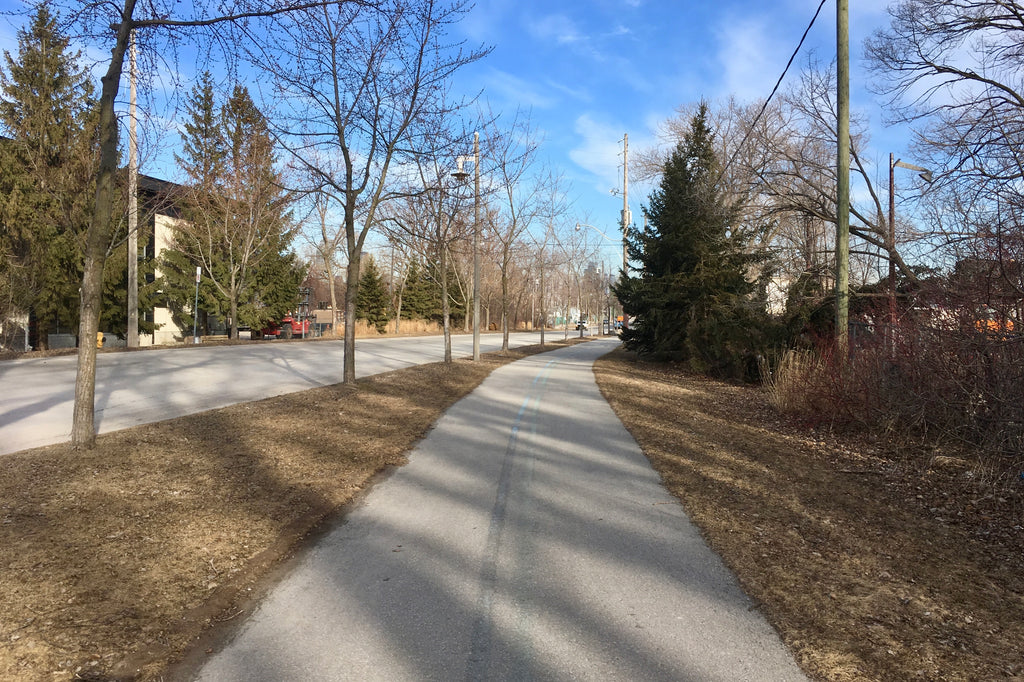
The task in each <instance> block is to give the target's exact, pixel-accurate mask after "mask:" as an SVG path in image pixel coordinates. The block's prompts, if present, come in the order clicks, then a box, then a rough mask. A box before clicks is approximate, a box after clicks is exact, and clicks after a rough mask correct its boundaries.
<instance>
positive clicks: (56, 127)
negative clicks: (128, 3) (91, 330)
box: [0, 3, 97, 347]
mask: <svg viewBox="0 0 1024 682" xmlns="http://www.w3.org/2000/svg"><path fill="white" fill-rule="evenodd" d="M69 45H70V41H69V39H68V38H67V37H66V36H65V35H63V34H62V33H61V31H60V29H59V27H58V22H57V17H56V16H55V15H53V14H51V12H50V8H49V5H48V4H46V3H43V4H40V5H39V6H38V7H37V8H36V11H35V13H34V14H33V15H32V18H31V21H30V23H29V26H28V27H27V28H24V29H21V30H19V31H18V55H17V57H16V58H15V57H12V56H11V54H10V53H9V52H7V51H4V63H5V67H4V68H2V69H0V86H2V91H3V97H2V99H0V123H2V125H3V128H4V133H5V135H7V136H8V137H9V138H10V139H9V140H5V141H4V142H3V144H0V226H2V228H3V229H2V230H0V256H2V259H0V281H2V282H3V284H0V293H3V290H4V289H6V290H7V293H8V294H9V295H8V296H7V297H5V298H3V299H0V302H2V301H7V302H9V306H10V307H13V308H14V309H16V310H20V311H28V312H29V314H30V315H31V316H32V317H34V318H35V319H36V320H38V321H39V322H40V327H41V333H40V335H39V337H38V338H37V339H34V340H33V343H34V344H35V345H36V346H37V347H46V331H47V330H48V329H49V328H50V327H51V326H52V325H58V326H61V327H65V328H73V327H75V326H76V325H77V320H78V300H79V295H78V289H79V283H80V281H81V272H82V251H81V240H82V235H83V234H84V233H85V230H86V229H87V227H88V224H89V216H90V215H91V211H92V202H93V197H94V183H95V168H96V159H97V156H96V145H95V139H96V136H95V131H96V125H97V117H96V112H97V109H96V101H95V99H94V97H93V87H92V84H91V82H90V80H89V74H88V72H87V70H86V69H85V68H83V67H81V66H79V59H80V53H78V52H71V51H70V50H69ZM4 312H6V311H4V310H0V314H3V313H4Z"/></svg>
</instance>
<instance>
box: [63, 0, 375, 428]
mask: <svg viewBox="0 0 1024 682" xmlns="http://www.w3.org/2000/svg"><path fill="white" fill-rule="evenodd" d="M364 1H369V0H314V1H306V2H302V1H300V2H295V1H290V0H266V1H262V0H236V2H233V3H229V6H227V7H225V6H224V5H218V6H216V7H215V8H209V7H207V6H205V5H202V4H199V5H189V6H188V7H190V8H192V10H193V11H192V13H190V14H188V15H183V14H182V13H181V12H182V9H183V8H182V7H181V6H180V4H179V3H176V2H174V1H173V0H143V2H139V1H138V0H119V1H116V2H106V1H101V0H93V1H87V2H70V1H68V2H64V3H56V4H57V5H58V6H59V7H61V8H62V10H63V15H64V16H65V17H66V18H67V19H68V20H69V22H71V23H74V24H77V25H78V26H79V27H80V32H81V34H82V35H83V36H86V37H88V38H90V39H92V40H94V41H95V42H96V43H97V44H98V45H104V46H109V50H110V55H111V56H110V62H109V63H108V64H107V68H106V71H105V73H104V75H103V77H102V78H101V82H102V87H101V90H100V99H99V147H100V159H99V169H98V173H97V179H96V201H95V203H94V207H93V216H92V221H91V223H90V225H89V229H88V231H87V233H86V238H85V248H84V270H83V274H82V288H81V297H82V298H81V308H80V314H79V328H78V338H79V340H80V343H79V344H78V373H77V376H76V379H75V406H74V413H73V423H72V427H71V443H72V445H73V446H74V447H76V448H91V447H92V446H93V444H94V443H95V441H96V425H95V396H96V345H95V344H94V343H91V340H92V339H95V338H96V332H97V330H98V329H99V317H100V312H101V307H102V306H101V299H102V294H103V266H104V264H105V263H106V260H107V255H108V253H109V251H110V245H111V241H112V239H113V235H114V228H115V226H116V219H115V216H114V213H115V201H116V198H117V187H116V174H117V164H118V161H119V149H118V124H117V117H116V115H115V112H114V103H115V101H116V99H117V93H118V91H119V89H120V85H121V75H122V72H123V70H124V58H125V54H126V53H127V51H128V46H129V44H130V42H131V40H132V36H133V34H136V33H137V34H138V35H137V37H136V40H137V41H138V44H139V46H140V51H142V52H143V53H145V52H147V51H148V52H149V53H150V54H155V53H156V52H158V51H159V50H158V48H157V46H156V43H158V42H159V41H160V40H161V39H163V40H164V41H165V42H167V43H171V44H172V47H173V44H174V43H176V42H177V41H179V40H181V39H182V38H185V37H188V36H190V35H194V34H195V33H196V32H204V35H209V34H208V33H206V32H207V31H215V30H217V28H218V27H225V26H227V27H230V26H232V25H234V24H242V23H244V22H247V21H250V20H257V19H261V18H267V17H273V16H277V15H281V14H287V13H290V12H294V11H298V10H301V9H303V8H309V7H314V6H325V5H334V4H338V3H344V4H345V5H351V4H362V3H363V2H364ZM186 11H187V10H186ZM209 42H218V41H216V40H214V41H209ZM225 42H226V43H227V44H236V41H235V38H233V37H226V39H225ZM171 52H173V49H172V50H171Z"/></svg>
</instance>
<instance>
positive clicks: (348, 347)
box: [342, 253, 360, 384]
mask: <svg viewBox="0 0 1024 682" xmlns="http://www.w3.org/2000/svg"><path fill="white" fill-rule="evenodd" d="M359 261H360V254H359V253H350V254H349V259H348V267H347V269H346V272H347V273H348V281H347V282H346V284H345V356H344V361H343V362H344V364H343V371H342V381H344V382H345V383H346V384H349V383H354V382H355V380H356V295H357V294H358V293H359Z"/></svg>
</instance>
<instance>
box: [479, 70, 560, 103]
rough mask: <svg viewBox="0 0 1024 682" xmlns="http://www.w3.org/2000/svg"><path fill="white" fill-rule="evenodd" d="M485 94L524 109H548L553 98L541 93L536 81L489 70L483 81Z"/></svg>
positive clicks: (505, 72) (553, 100)
mask: <svg viewBox="0 0 1024 682" xmlns="http://www.w3.org/2000/svg"><path fill="white" fill-rule="evenodd" d="M485 94H487V95H493V96H496V98H497V99H500V100H501V101H506V102H512V103H513V104H515V105H518V106H522V107H524V108H528V109H529V108H536V109H549V108H551V107H552V106H554V105H555V103H556V102H555V98H553V97H551V96H550V95H548V94H546V93H545V92H543V89H542V88H540V87H538V83H537V81H533V80H529V79H526V78H520V77H519V76H515V75H513V74H511V73H509V72H507V71H502V70H500V69H490V70H489V71H488V74H487V76H486V79H485Z"/></svg>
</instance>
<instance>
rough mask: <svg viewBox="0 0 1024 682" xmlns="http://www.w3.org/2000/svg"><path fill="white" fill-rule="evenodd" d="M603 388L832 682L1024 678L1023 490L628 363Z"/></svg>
mask: <svg viewBox="0 0 1024 682" xmlns="http://www.w3.org/2000/svg"><path fill="white" fill-rule="evenodd" d="M597 376H598V383H599V384H600V386H601V389H602V391H603V392H604V394H605V396H606V397H607V398H608V400H609V402H610V403H611V404H612V406H613V407H614V409H615V411H616V413H617V414H618V415H619V417H620V418H621V419H622V421H623V422H624V423H625V424H626V426H627V427H628V428H629V430H630V432H631V433H632V434H633V435H634V437H636V439H637V441H638V442H639V443H640V445H641V446H642V448H643V450H644V452H645V454H646V455H647V456H648V457H649V459H650V460H651V462H652V463H653V465H654V467H655V468H656V469H657V470H658V471H659V472H660V473H661V476H662V478H663V480H664V482H665V484H666V486H668V488H669V489H670V490H671V491H672V492H673V493H674V494H675V495H676V496H677V497H679V499H680V500H681V501H682V502H683V504H684V506H685V507H686V510H687V512H688V514H689V515H690V517H691V518H692V519H693V520H694V522H695V523H697V525H698V526H700V528H701V530H702V531H703V533H704V535H705V537H706V538H707V540H708V542H709V543H710V544H711V546H712V547H713V548H714V549H715V550H716V551H717V552H718V553H719V554H720V555H721V556H722V557H723V558H724V560H725V561H726V563H727V564H728V565H729V566H730V567H731V568H732V570H733V571H734V572H735V573H736V574H737V576H738V577H739V579H740V582H741V583H742V584H743V586H744V588H745V589H746V590H747V592H748V593H749V594H750V595H751V596H752V597H754V598H755V599H756V600H757V601H759V602H760V604H761V607H762V610H763V611H764V613H765V614H766V615H767V617H768V618H769V620H770V621H771V622H772V623H773V624H774V625H775V626H776V627H777V628H778V630H779V631H780V633H781V635H782V637H783V639H784V640H785V642H786V643H787V644H788V645H789V647H790V648H791V649H792V650H793V651H794V653H795V655H796V656H797V659H798V661H799V662H800V664H801V665H802V666H803V667H804V669H805V670H806V671H808V672H809V673H810V674H811V675H812V676H813V677H814V678H815V679H819V680H842V681H847V680H893V681H896V680H899V681H903V680H913V679H921V680H996V679H1024V648H1022V647H1024V490H1022V489H1024V482H1022V483H1021V485H1018V486H1017V487H1016V488H1014V489H1001V490H993V489H992V488H990V487H988V486H987V485H986V484H985V483H983V482H979V479H980V477H979V476H978V473H979V469H978V467H977V465H976V462H975V461H973V460H971V459H970V458H951V457H945V458H935V459H934V460H933V461H932V465H931V467H929V468H927V469H925V470H923V471H922V470H921V469H912V468H909V467H906V466H895V465H894V462H893V461H892V460H891V459H890V457H889V453H888V452H887V451H886V449H885V447H884V446H883V445H882V444H880V443H870V442H868V443H859V444H853V443H851V442H849V441H847V442H838V441H835V440H832V439H829V438H826V437H824V436H822V435H821V434H819V433H816V432H814V431H812V430H810V429H807V428H799V427H797V426H795V425H791V424H788V423H786V422H784V421H782V420H781V419H780V418H778V417H777V416H776V412H775V411H774V410H773V409H772V408H771V407H770V405H769V399H768V396H767V395H766V393H765V392H763V391H760V390H759V389H755V388H752V387H749V386H737V385H731V384H725V383H721V382H715V381H711V380H708V379H704V378H700V377H696V376H693V375H691V374H689V373H687V372H685V371H683V370H681V369H678V368H674V367H672V366H667V365H657V364H648V363H643V362H637V361H635V360H634V359H632V358H631V357H630V356H627V355H626V354H624V353H621V352H620V353H617V354H615V355H612V356H609V357H607V358H605V359H603V360H601V361H600V362H599V363H598V368H597Z"/></svg>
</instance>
